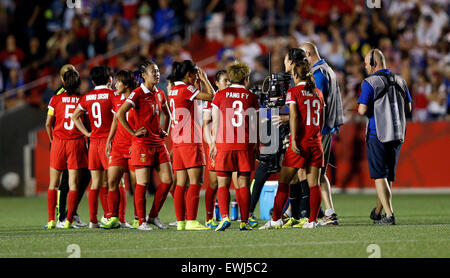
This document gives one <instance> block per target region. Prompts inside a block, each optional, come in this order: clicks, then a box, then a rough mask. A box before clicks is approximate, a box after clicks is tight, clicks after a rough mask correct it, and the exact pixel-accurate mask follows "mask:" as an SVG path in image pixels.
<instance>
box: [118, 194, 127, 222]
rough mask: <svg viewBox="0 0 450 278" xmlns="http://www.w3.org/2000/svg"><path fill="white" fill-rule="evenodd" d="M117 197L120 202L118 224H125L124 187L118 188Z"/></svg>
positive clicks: (125, 195)
mask: <svg viewBox="0 0 450 278" xmlns="http://www.w3.org/2000/svg"><path fill="white" fill-rule="evenodd" d="M119 195H120V197H119V198H120V202H119V220H120V222H122V223H124V222H125V211H126V210H127V191H126V190H125V187H123V186H119Z"/></svg>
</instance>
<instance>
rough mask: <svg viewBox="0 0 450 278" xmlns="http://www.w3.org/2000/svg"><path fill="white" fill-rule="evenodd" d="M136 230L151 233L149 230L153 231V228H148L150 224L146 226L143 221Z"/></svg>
mask: <svg viewBox="0 0 450 278" xmlns="http://www.w3.org/2000/svg"><path fill="white" fill-rule="evenodd" d="M137 229H138V230H141V231H151V230H153V228H152V227H151V226H150V224H148V223H147V222H145V221H144V222H142V224H141V225H139V227H138V228H137Z"/></svg>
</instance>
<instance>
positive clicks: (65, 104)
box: [48, 91, 83, 139]
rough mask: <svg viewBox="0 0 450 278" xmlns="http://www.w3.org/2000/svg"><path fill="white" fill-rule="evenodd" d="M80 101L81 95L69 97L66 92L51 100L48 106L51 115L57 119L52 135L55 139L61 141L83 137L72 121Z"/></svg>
mask: <svg viewBox="0 0 450 278" xmlns="http://www.w3.org/2000/svg"><path fill="white" fill-rule="evenodd" d="M80 99H81V95H69V94H68V93H67V92H65V91H64V92H63V93H61V94H59V95H54V96H53V97H52V98H51V100H50V103H49V105H48V109H49V114H51V115H53V116H55V118H56V119H55V127H54V129H53V133H52V134H53V137H56V138H59V139H76V138H80V137H82V136H83V134H82V133H81V131H79V130H78V129H77V128H76V127H75V124H74V122H73V121H72V114H73V112H74V111H75V108H76V107H77V105H78V103H79V102H80ZM50 111H52V112H50Z"/></svg>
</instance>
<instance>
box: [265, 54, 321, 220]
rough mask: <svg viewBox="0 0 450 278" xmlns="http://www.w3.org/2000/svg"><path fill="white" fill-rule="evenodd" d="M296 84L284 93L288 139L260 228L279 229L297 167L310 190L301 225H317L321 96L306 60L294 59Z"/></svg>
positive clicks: (319, 201)
mask: <svg viewBox="0 0 450 278" xmlns="http://www.w3.org/2000/svg"><path fill="white" fill-rule="evenodd" d="M293 77H294V81H295V83H296V84H297V85H296V86H295V87H293V88H291V89H289V90H288V92H287V96H286V104H289V126H290V129H291V138H290V144H289V148H288V149H287V151H286V154H285V155H284V158H283V163H282V168H281V172H280V178H279V181H278V190H277V194H276V196H275V201H274V207H273V213H272V220H269V221H267V223H266V224H265V225H264V226H262V227H261V228H260V229H268V228H281V227H282V225H283V221H282V218H281V217H282V210H283V208H284V206H285V205H286V202H287V199H288V195H289V182H290V181H291V180H292V178H293V177H294V176H295V175H296V174H297V172H298V170H299V169H304V170H306V179H307V181H308V185H309V189H310V216H309V219H308V222H306V223H305V224H304V225H303V228H315V227H317V215H318V213H319V209H320V203H321V201H322V192H321V190H320V171H321V167H323V165H324V155H323V148H322V135H321V130H322V128H323V124H324V120H323V119H324V112H325V109H324V104H325V102H324V99H323V95H322V92H321V91H320V90H319V89H317V88H316V87H315V83H314V79H313V75H312V73H311V68H310V65H309V63H308V61H307V60H306V59H305V60H303V61H300V62H297V63H296V65H295V66H294V70H293Z"/></svg>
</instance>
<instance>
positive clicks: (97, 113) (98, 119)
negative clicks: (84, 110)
mask: <svg viewBox="0 0 450 278" xmlns="http://www.w3.org/2000/svg"><path fill="white" fill-rule="evenodd" d="M92 117H94V119H95V120H94V125H95V126H96V127H97V128H99V127H100V126H101V125H102V110H101V109H100V103H98V102H94V104H92Z"/></svg>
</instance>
